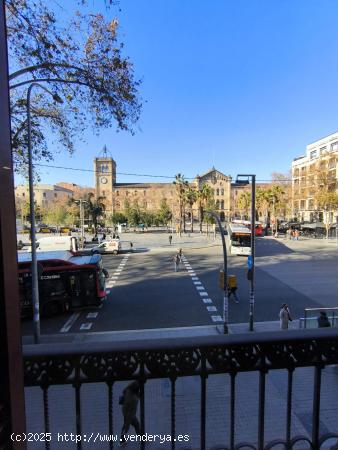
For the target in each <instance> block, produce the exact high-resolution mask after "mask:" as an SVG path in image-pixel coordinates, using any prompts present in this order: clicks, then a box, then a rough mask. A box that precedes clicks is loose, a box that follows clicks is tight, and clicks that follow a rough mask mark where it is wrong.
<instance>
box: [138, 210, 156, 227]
mask: <svg viewBox="0 0 338 450" xmlns="http://www.w3.org/2000/svg"><path fill="white" fill-rule="evenodd" d="M154 220H155V214H153V213H151V212H149V211H142V212H141V214H140V223H143V224H144V225H145V226H146V227H147V228H148V227H151V226H152V224H153V223H154Z"/></svg>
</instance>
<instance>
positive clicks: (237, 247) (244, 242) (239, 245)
mask: <svg viewBox="0 0 338 450" xmlns="http://www.w3.org/2000/svg"><path fill="white" fill-rule="evenodd" d="M228 249H229V253H230V255H246V256H248V255H251V232H250V230H249V229H248V228H247V227H245V226H243V225H237V224H235V223H229V225H228Z"/></svg>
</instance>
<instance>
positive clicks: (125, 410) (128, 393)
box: [119, 381, 141, 447]
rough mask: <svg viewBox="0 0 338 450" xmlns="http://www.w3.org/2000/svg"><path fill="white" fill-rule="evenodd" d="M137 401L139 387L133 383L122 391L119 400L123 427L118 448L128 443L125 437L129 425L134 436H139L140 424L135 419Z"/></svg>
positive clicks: (135, 382)
mask: <svg viewBox="0 0 338 450" xmlns="http://www.w3.org/2000/svg"><path fill="white" fill-rule="evenodd" d="M139 400H140V385H139V382H138V381H133V382H132V383H130V384H129V385H128V386H127V387H126V388H125V389H124V390H123V395H122V396H121V397H120V400H119V403H120V405H121V406H122V414H123V427H122V430H121V437H120V444H119V447H124V446H125V445H126V444H127V442H128V441H127V438H126V436H125V435H126V434H127V433H128V431H129V428H130V425H132V426H133V427H134V428H135V432H136V434H141V427H140V423H139V421H138V419H137V417H136V413H137V406H138V402H139Z"/></svg>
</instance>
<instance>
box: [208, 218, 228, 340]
mask: <svg viewBox="0 0 338 450" xmlns="http://www.w3.org/2000/svg"><path fill="white" fill-rule="evenodd" d="M206 213H207V214H209V215H210V216H212V217H213V218H214V219H215V220H216V222H217V225H218V228H219V230H220V233H221V238H222V246H223V274H224V281H223V293H224V294H223V332H224V334H228V332H229V329H228V324H229V299H228V260H227V248H226V245H225V239H224V231H223V228H222V223H221V220H220V218H219V217H218V215H217V214H216V213H215V211H211V210H208V211H206Z"/></svg>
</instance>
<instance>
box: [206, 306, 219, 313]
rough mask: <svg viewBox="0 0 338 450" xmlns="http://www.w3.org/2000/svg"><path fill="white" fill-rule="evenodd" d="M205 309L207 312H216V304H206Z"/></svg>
mask: <svg viewBox="0 0 338 450" xmlns="http://www.w3.org/2000/svg"><path fill="white" fill-rule="evenodd" d="M207 310H208V311H209V312H217V308H216V306H207Z"/></svg>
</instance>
